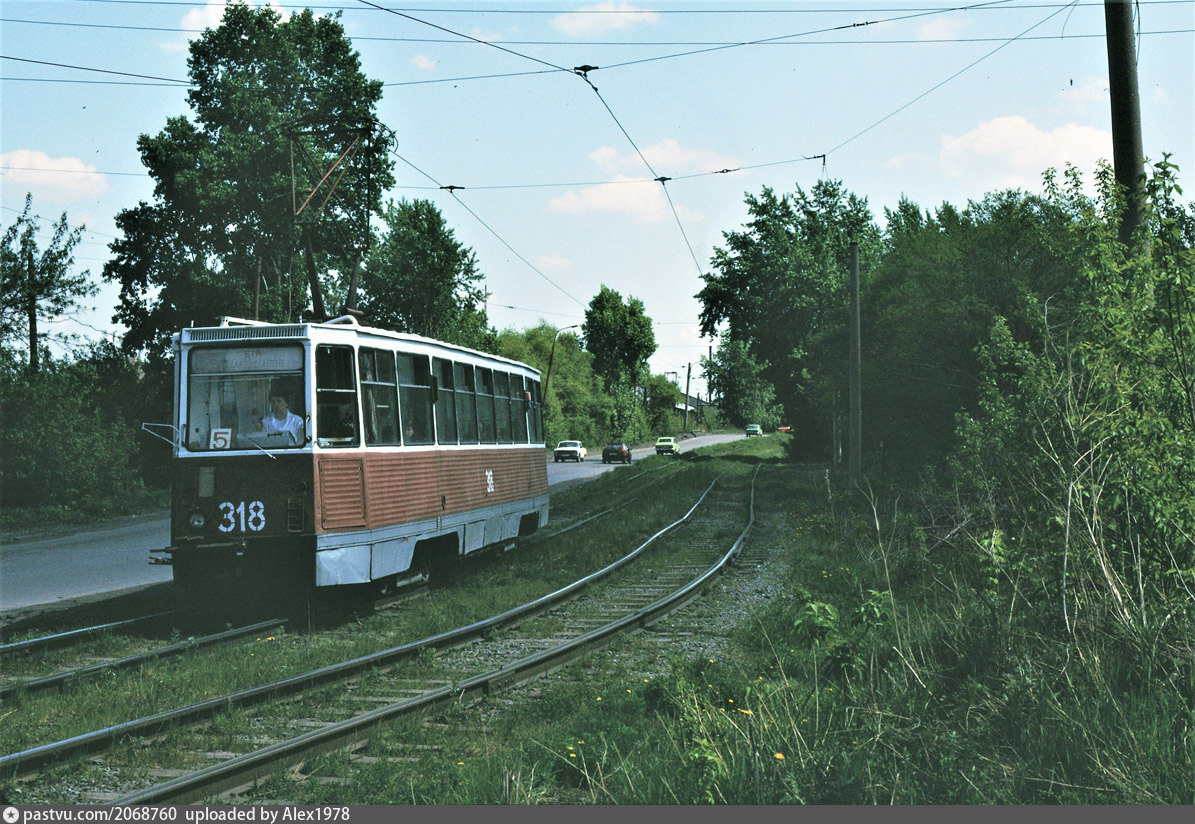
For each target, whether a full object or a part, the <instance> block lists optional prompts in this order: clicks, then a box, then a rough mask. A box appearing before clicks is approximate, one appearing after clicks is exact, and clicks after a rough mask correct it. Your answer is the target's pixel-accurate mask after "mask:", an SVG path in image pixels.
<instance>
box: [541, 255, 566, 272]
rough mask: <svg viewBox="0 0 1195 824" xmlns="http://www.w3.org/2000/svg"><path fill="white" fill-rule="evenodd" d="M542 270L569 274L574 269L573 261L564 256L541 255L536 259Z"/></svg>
mask: <svg viewBox="0 0 1195 824" xmlns="http://www.w3.org/2000/svg"><path fill="white" fill-rule="evenodd" d="M535 262H536V264H537V265H538V266H539V268H540V269H543V270H545V271H548V272H553V273H559V272H568V271H570V270H571V269H572V268H573V259H572V258H568V257H564V256H563V255H540V256H539V257H537V258H536V259H535Z"/></svg>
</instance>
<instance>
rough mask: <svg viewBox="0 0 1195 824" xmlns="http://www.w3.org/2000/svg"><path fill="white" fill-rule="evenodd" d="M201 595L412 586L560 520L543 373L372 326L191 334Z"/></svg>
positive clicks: (191, 431) (189, 494)
mask: <svg viewBox="0 0 1195 824" xmlns="http://www.w3.org/2000/svg"><path fill="white" fill-rule="evenodd" d="M173 349H174V352H175V414H174V425H175V426H176V427H177V432H176V437H175V439H174V444H175V446H174V455H175V461H174V466H175V469H174V483H173V493H172V497H173V500H172V513H171V545H170V546H169V547H167V548H165V549H162V550H157V552H158V553H163V554H164V557H162V558H158V559H155V562H156V563H169V564H171V565H172V566H173V571H174V579H175V581H176V582H178V583H179V584H181V585H183V586H184V587H203V588H208V587H211V586H213V585H215V586H218V585H219V584H220V582H221V581H223V580H225V579H228V578H239V579H241V580H243V581H246V582H257V581H262V582H264V581H268V580H279V581H282V582H284V583H285V584H286V585H291V586H299V587H331V586H339V585H346V584H365V583H370V582H374V583H381V584H386V583H390V582H401V581H402V580H403V579H404V578H407V577H411V576H414V575H416V574H422V572H423V571H424V570H425V569H426V568H427V566H429V565H430V564H431V563H434V562H435V561H436V560H437V559H438V558H442V557H444V556H445V555H463V554H466V553H469V552H473V551H475V550H478V549H481V548H483V547H486V546H490V545H493V544H497V543H501V542H506V541H509V540H510V539H512V538H514V537H516V536H519V535H526V534H529V533H531V532H533V531H535V530H536V529H537V528H539V527H541V526H544V525H546V524H547V522H548V481H547V464H546V458H545V454H546V453H545V450H544V437H543V418H542V407H541V396H540V387H539V372H538V371H537V370H535V369H533V368H531V367H530V366H527V365H526V364H523V363H519V362H517V361H513V360H509V359H506V358H500V357H496V356H494V355H487V354H484V353H482V352H477V351H474V350H471V349H467V348H464V347H460V346H454V345H451V344H447V343H443V342H440V341H435V340H431V339H428V338H423V337H420V336H417V335H407V334H399V333H395V332H389V331H386V330H382V329H374V328H369V327H365V326H361V325H360V324H358V322H357V321H356V319H354V318H353V317H351V316H345V317H341V318H337V319H335V320H331V321H327V322H323V323H294V324H272V323H261V322H256V321H246V320H239V319H235V318H224V319H222V321H221V323H220V325H219V326H214V327H203V328H190V329H184V330H183V331H181V332H179V333H178V334H177V335H175V336H174V339H173Z"/></svg>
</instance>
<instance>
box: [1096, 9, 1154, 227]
mask: <svg viewBox="0 0 1195 824" xmlns="http://www.w3.org/2000/svg"><path fill="white" fill-rule="evenodd" d="M1104 39H1105V40H1106V41H1107V44H1108V92H1109V94H1110V96H1111V99H1112V166H1113V168H1114V170H1115V172H1116V182H1117V183H1119V184H1120V185H1121V186H1123V187H1124V188H1125V191H1126V193H1127V196H1128V203H1127V205H1126V209H1125V214H1124V220H1123V221H1122V222H1121V224H1120V241H1121V243H1124V244H1126V245H1127V244H1128V243H1129V241H1130V240H1131V239H1132V236H1133V232H1134V231H1135V230H1136V228H1137V226H1138V225H1139V224H1140V223H1141V209H1142V205H1143V201H1144V199H1145V152H1144V149H1143V148H1142V144H1141V98H1140V95H1139V94H1138V91H1137V55H1136V49H1135V44H1134V42H1133V5H1132V0H1104Z"/></svg>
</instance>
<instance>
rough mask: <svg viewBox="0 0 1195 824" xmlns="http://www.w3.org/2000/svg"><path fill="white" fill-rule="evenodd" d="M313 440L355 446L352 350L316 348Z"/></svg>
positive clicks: (342, 445)
mask: <svg viewBox="0 0 1195 824" xmlns="http://www.w3.org/2000/svg"><path fill="white" fill-rule="evenodd" d="M315 399H316V420H315V426H316V442H317V443H319V445H320V446H332V447H345V446H357V444H358V439H357V431H358V426H357V381H356V380H355V375H354V370H353V350H352V349H350V348H348V347H347V346H320V347H319V348H317V349H316V350H315Z"/></svg>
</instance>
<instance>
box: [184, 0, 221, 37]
mask: <svg viewBox="0 0 1195 824" xmlns="http://www.w3.org/2000/svg"><path fill="white" fill-rule="evenodd" d="M227 5H228V3H226V2H225V0H208V4H207V5H206V6H201V7H200V8H197V9H189V10H188V11H187V13H186V14H184V15H183V22H182V24H181V26H182V28H183V30H184V31H188V32H189V31H191V30H192V29H198V30H200V31H203V30H204V29H215V28H218V27H219V26H220V21H221V20H223V19H224V8H225V7H226V6H227Z"/></svg>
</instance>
